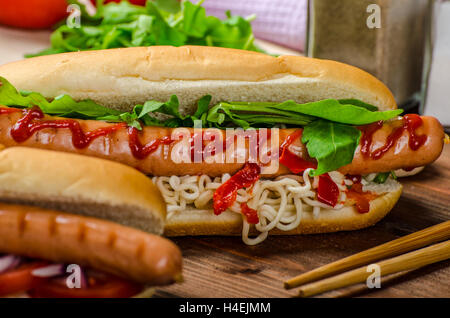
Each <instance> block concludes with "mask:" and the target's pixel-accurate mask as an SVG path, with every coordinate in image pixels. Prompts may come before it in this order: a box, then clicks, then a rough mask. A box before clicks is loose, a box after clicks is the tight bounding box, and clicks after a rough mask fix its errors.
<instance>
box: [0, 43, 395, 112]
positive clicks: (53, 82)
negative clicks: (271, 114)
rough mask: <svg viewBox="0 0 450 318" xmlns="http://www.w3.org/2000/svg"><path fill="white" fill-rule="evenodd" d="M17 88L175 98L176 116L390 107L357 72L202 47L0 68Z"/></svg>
mask: <svg viewBox="0 0 450 318" xmlns="http://www.w3.org/2000/svg"><path fill="white" fill-rule="evenodd" d="M0 76H3V77H5V78H7V79H8V80H9V81H10V82H11V83H12V84H13V85H14V86H15V87H16V88H17V89H19V90H27V91H35V92H40V93H42V94H43V95H44V96H46V97H47V98H54V97H56V96H58V95H61V94H69V95H70V96H72V97H73V98H75V99H78V100H82V99H87V98H89V99H92V100H94V101H96V102H98V103H100V104H102V105H105V106H108V107H111V108H115V109H119V110H121V111H129V110H131V108H132V107H133V106H134V105H136V104H140V103H144V102H146V101H147V100H160V101H165V100H168V99H169V98H170V96H171V95H173V94H175V95H177V96H178V98H179V100H180V103H181V105H180V111H181V112H182V113H183V112H184V113H193V112H194V111H195V105H196V102H197V100H198V99H199V98H200V97H202V96H204V95H207V94H209V95H212V97H213V100H212V103H213V104H214V103H216V102H220V101H224V100H229V101H252V102H256V101H262V102H282V101H285V100H288V99H293V100H295V101H296V102H299V103H303V102H310V101H316V100H320V99H323V98H335V99H349V98H354V99H359V100H362V101H364V102H366V103H369V104H372V105H376V106H377V107H379V109H380V110H387V109H394V108H396V103H395V100H394V97H393V95H392V93H391V92H390V91H389V89H388V88H387V87H386V86H385V85H384V84H383V83H381V82H380V81H379V80H378V79H376V78H375V77H373V76H372V75H370V74H368V73H367V72H365V71H363V70H361V69H358V68H356V67H353V66H350V65H347V64H343V63H339V62H334V61H328V60H319V59H312V58H305V57H300V56H280V57H273V56H269V55H266V54H262V53H256V52H249V51H242V50H236V49H228V48H216V47H202V46H184V47H171V46H153V47H138V48H125V49H110V50H103V51H84V52H74V53H64V54H55V55H48V56H41V57H35V58H31V59H27V60H23V61H18V62H13V63H9V64H6V65H3V66H0Z"/></svg>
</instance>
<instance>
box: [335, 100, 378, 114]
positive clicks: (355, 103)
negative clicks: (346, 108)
mask: <svg viewBox="0 0 450 318" xmlns="http://www.w3.org/2000/svg"><path fill="white" fill-rule="evenodd" d="M338 102H339V104H342V105H345V104H350V105H353V106H359V107H363V108H365V109H367V110H370V111H371V112H376V111H378V107H377V106H373V105H370V104H367V103H364V102H363V101H360V100H358V99H339V100H338Z"/></svg>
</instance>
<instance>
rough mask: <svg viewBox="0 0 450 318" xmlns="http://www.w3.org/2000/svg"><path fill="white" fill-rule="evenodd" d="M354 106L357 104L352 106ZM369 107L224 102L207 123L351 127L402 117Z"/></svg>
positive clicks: (326, 102) (332, 102)
mask: <svg viewBox="0 0 450 318" xmlns="http://www.w3.org/2000/svg"><path fill="white" fill-rule="evenodd" d="M351 103H353V104H351ZM371 107H375V106H371V105H369V104H365V103H363V102H361V101H358V100H341V101H338V100H335V99H325V100H321V101H317V102H311V103H306V104H297V103H295V102H294V101H292V100H289V101H285V102H283V103H269V102H230V103H227V102H222V103H220V104H217V105H216V106H214V107H213V108H212V109H211V110H210V111H209V112H208V117H207V120H208V122H210V123H212V124H214V126H216V127H226V126H227V125H229V124H234V125H238V126H240V127H242V128H244V129H247V128H249V127H260V126H263V127H271V126H273V125H275V124H287V125H296V126H304V125H307V124H309V123H311V122H312V121H314V120H316V119H317V118H322V119H327V120H330V121H333V122H338V123H342V124H351V125H365V124H370V123H373V122H376V121H379V120H388V119H391V118H393V117H396V116H398V115H399V114H400V113H402V112H403V111H402V110H401V109H396V110H389V111H384V112H379V111H371V110H368V108H369V109H373V108H371Z"/></svg>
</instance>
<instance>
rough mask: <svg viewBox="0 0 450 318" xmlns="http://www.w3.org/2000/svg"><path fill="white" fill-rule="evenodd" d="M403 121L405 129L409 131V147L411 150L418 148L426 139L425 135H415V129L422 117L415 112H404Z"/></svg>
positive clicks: (420, 122) (420, 124) (420, 123)
mask: <svg viewBox="0 0 450 318" xmlns="http://www.w3.org/2000/svg"><path fill="white" fill-rule="evenodd" d="M403 120H404V121H405V126H406V127H405V129H406V130H407V131H408V133H409V148H411V149H412V150H417V149H419V148H420V147H421V146H422V145H423V144H424V143H425V141H427V136H426V135H420V136H418V135H416V129H417V128H419V127H420V126H422V123H423V121H422V118H421V117H420V116H419V115H417V114H406V115H405V116H403Z"/></svg>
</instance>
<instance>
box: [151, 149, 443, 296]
mask: <svg viewBox="0 0 450 318" xmlns="http://www.w3.org/2000/svg"><path fill="white" fill-rule="evenodd" d="M401 182H402V183H403V185H404V190H403V195H402V197H401V199H400V201H399V202H398V203H397V205H396V206H395V208H394V209H393V210H392V211H391V212H390V213H389V214H388V216H386V217H385V218H384V219H383V220H381V221H380V222H379V223H377V224H376V225H375V226H373V227H370V228H367V229H363V230H359V231H352V232H340V233H332V234H316V235H306V236H284V237H283V236H281V237H275V236H269V238H268V239H267V240H266V241H265V242H263V243H262V244H260V245H257V246H246V245H245V244H244V243H243V242H242V241H241V239H240V237H181V238H175V239H174V241H175V243H176V244H178V246H179V247H180V248H181V249H182V251H183V254H184V282H183V283H181V284H176V285H172V286H169V287H164V288H159V289H157V292H156V295H155V296H156V297H292V296H295V295H296V291H295V290H290V291H287V290H284V288H283V281H284V280H286V279H288V278H291V277H293V276H296V275H298V274H300V273H303V272H306V271H309V270H311V269H314V268H316V267H318V266H321V265H324V264H327V263H330V262H332V261H335V260H338V259H340V258H343V257H346V256H349V255H351V254H354V253H357V252H360V251H363V250H366V249H368V248H371V247H374V246H377V245H380V244H382V243H385V242H387V241H390V240H393V239H395V238H398V237H401V236H403V235H406V234H409V233H412V232H415V231H418V230H421V229H423V228H426V227H429V226H431V225H434V224H437V223H440V222H443V221H446V220H449V219H450V145H446V146H445V148H444V151H443V153H442V155H441V157H440V158H439V159H438V160H437V161H436V162H435V163H433V164H432V165H430V166H428V167H426V168H425V170H424V171H422V172H421V173H420V174H419V175H417V176H413V177H408V178H402V179H401ZM449 265H450V260H447V261H444V262H441V263H437V264H433V265H429V266H426V267H423V268H421V269H417V270H414V271H410V272H407V273H402V274H401V275H396V276H391V277H387V278H386V279H382V280H381V289H371V290H369V289H368V288H367V287H366V286H365V284H360V285H356V286H352V287H348V288H345V289H341V290H339V291H333V292H329V293H326V294H323V295H321V297H348V296H354V297H355V296H356V297H361V296H362V297H450V266H449Z"/></svg>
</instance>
